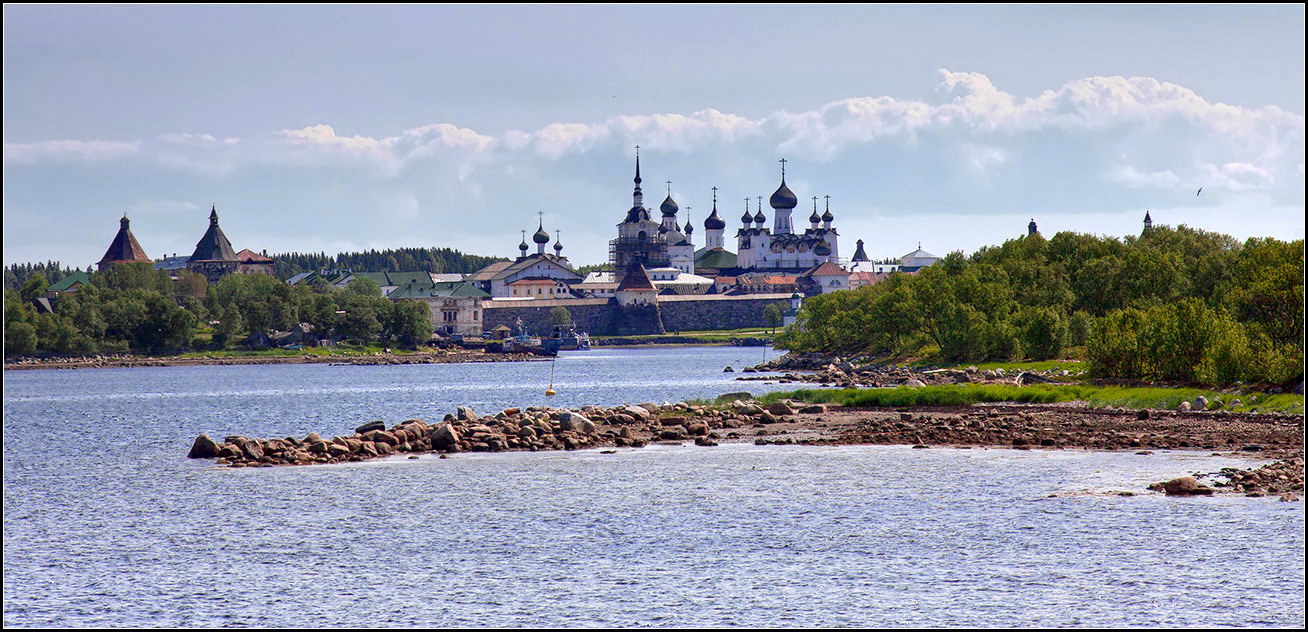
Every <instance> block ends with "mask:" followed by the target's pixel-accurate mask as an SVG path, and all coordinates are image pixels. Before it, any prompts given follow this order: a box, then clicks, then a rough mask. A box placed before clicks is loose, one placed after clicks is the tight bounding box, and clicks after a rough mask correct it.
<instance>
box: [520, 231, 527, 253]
mask: <svg viewBox="0 0 1308 632" xmlns="http://www.w3.org/2000/svg"><path fill="white" fill-rule="evenodd" d="M518 250H521V251H522V256H524V257H525V256H527V237H526V236H525V235H524V236H523V238H522V243H520V244H518Z"/></svg>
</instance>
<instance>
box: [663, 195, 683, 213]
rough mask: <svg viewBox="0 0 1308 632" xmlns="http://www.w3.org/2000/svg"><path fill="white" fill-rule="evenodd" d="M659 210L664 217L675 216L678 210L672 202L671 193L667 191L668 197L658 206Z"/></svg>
mask: <svg viewBox="0 0 1308 632" xmlns="http://www.w3.org/2000/svg"><path fill="white" fill-rule="evenodd" d="M659 210H660V211H662V212H663V216H664V217H672V216H673V215H676V214H677V211H678V210H680V209H679V208H678V207H677V203H676V202H674V201H672V192H671V191H668V197H666V198H664V199H663V203H662V204H660V205H659Z"/></svg>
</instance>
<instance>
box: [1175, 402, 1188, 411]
mask: <svg viewBox="0 0 1308 632" xmlns="http://www.w3.org/2000/svg"><path fill="white" fill-rule="evenodd" d="M1176 410H1177V412H1182V413H1188V412H1190V402H1181V403H1180V404H1178V405H1177V407H1176Z"/></svg>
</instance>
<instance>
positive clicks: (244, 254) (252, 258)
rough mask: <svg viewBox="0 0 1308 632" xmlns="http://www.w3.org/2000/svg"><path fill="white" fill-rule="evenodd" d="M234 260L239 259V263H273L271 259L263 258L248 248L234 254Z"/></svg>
mask: <svg viewBox="0 0 1308 632" xmlns="http://www.w3.org/2000/svg"><path fill="white" fill-rule="evenodd" d="M236 258H237V259H240V260H241V263H272V262H273V260H272V257H265V256H263V255H261V254H259V253H257V252H254V251H253V250H250V249H249V248H246V249H245V250H242V251H240V252H238V253H236Z"/></svg>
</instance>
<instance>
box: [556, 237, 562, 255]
mask: <svg viewBox="0 0 1308 632" xmlns="http://www.w3.org/2000/svg"><path fill="white" fill-rule="evenodd" d="M562 251H563V244H562V243H559V241H558V240H557V239H556V240H554V254H556V255H557V254H559V253H560V252H562Z"/></svg>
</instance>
